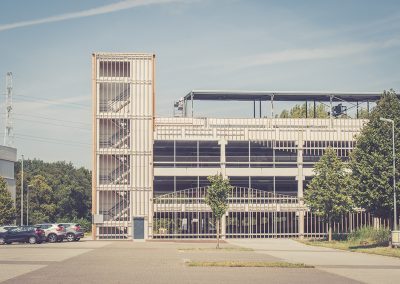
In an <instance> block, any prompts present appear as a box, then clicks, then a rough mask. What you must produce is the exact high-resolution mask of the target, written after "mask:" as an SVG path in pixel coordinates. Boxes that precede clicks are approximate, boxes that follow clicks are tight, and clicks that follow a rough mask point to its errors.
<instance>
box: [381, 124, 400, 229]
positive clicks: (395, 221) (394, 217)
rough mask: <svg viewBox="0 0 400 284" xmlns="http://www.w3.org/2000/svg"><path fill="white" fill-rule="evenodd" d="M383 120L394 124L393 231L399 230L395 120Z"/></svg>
mask: <svg viewBox="0 0 400 284" xmlns="http://www.w3.org/2000/svg"><path fill="white" fill-rule="evenodd" d="M379 119H380V120H381V121H385V122H390V123H391V124H392V142H393V145H392V147H393V231H397V210H396V205H397V202H396V153H395V148H394V121H393V119H388V118H383V117H380V118H379Z"/></svg>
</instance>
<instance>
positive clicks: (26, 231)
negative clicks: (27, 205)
mask: <svg viewBox="0 0 400 284" xmlns="http://www.w3.org/2000/svg"><path fill="white" fill-rule="evenodd" d="M45 240H46V235H45V232H44V231H43V230H42V229H41V228H37V227H35V226H21V227H16V228H12V229H9V230H7V231H5V232H0V245H2V244H11V243H12V242H20V243H30V244H40V243H42V242H44V241H45Z"/></svg>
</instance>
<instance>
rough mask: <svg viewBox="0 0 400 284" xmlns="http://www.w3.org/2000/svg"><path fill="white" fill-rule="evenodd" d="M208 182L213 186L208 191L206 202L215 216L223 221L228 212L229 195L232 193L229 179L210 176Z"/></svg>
mask: <svg viewBox="0 0 400 284" xmlns="http://www.w3.org/2000/svg"><path fill="white" fill-rule="evenodd" d="M208 181H209V182H210V183H211V184H210V186H209V187H208V189H207V195H206V199H205V201H206V203H207V204H208V205H209V206H210V207H211V210H212V212H213V214H214V216H215V217H216V218H217V219H221V217H222V216H223V215H224V214H225V212H226V210H228V195H229V193H230V191H231V185H230V184H229V179H224V178H223V177H222V175H215V176H209V177H208Z"/></svg>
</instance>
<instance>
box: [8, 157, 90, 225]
mask: <svg viewBox="0 0 400 284" xmlns="http://www.w3.org/2000/svg"><path fill="white" fill-rule="evenodd" d="M36 175H41V176H43V177H44V178H45V181H46V183H47V185H48V186H50V188H51V193H50V195H51V200H52V202H53V203H54V204H56V205H57V210H56V212H55V214H54V216H53V217H54V221H57V222H58V220H64V221H67V220H68V221H71V220H81V219H85V220H87V221H90V222H91V220H92V219H91V206H92V202H91V200H92V191H91V190H92V181H91V178H92V176H91V171H89V170H88V169H85V168H83V167H81V168H76V167H74V165H73V164H72V163H66V162H52V163H48V162H44V161H41V160H37V159H34V160H25V161H24V184H25V186H24V196H26V194H27V190H28V187H27V185H28V184H30V182H31V180H32V179H33V177H34V176H36ZM15 177H16V185H17V197H16V199H17V202H16V206H17V212H18V211H19V210H20V200H21V199H20V192H21V163H19V162H17V163H16V164H15ZM26 202H27V199H26V198H24V208H26V206H27V204H26ZM24 211H25V210H24ZM30 215H31V216H34V215H32V214H31V213H30ZM35 218H36V217H35ZM43 218H44V219H46V217H44V216H39V215H38V216H37V218H36V219H38V220H39V219H43ZM17 221H18V220H17ZM80 222H81V221H80ZM81 223H82V222H81Z"/></svg>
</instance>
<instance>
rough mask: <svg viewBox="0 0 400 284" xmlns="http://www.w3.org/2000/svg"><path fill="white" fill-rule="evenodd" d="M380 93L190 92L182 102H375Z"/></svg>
mask: <svg viewBox="0 0 400 284" xmlns="http://www.w3.org/2000/svg"><path fill="white" fill-rule="evenodd" d="M381 95H382V93H381V92H304V91H288V92H281V91H245V90H243V91H242V90H192V91H191V92H189V93H188V94H187V95H186V96H185V97H184V100H185V101H186V100H209V101H215V100H221V101H259V100H263V101H265V100H270V99H273V100H274V101H307V100H308V101H313V100H315V101H320V102H324V101H325V102H329V101H330V100H331V98H332V97H333V98H336V99H339V100H343V101H346V102H361V101H377V100H379V99H380V97H381Z"/></svg>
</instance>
